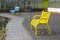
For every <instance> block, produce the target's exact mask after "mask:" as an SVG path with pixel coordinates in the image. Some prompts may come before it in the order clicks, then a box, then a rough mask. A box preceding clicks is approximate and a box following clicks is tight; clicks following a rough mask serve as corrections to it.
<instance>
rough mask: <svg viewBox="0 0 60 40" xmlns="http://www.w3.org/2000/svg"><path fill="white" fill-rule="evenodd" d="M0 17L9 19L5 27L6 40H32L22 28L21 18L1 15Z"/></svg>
mask: <svg viewBox="0 0 60 40" xmlns="http://www.w3.org/2000/svg"><path fill="white" fill-rule="evenodd" d="M0 16H4V17H9V18H11V20H10V21H9V23H8V24H7V25H6V27H7V29H8V30H7V31H6V40H32V38H31V37H30V35H29V34H28V33H27V31H26V29H25V28H24V27H23V25H22V22H23V20H24V18H23V17H18V16H14V15H10V14H2V13H0Z"/></svg>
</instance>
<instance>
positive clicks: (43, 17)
mask: <svg viewBox="0 0 60 40" xmlns="http://www.w3.org/2000/svg"><path fill="white" fill-rule="evenodd" d="M49 17H50V12H45V11H42V14H41V17H40V22H42V23H48V21H49Z"/></svg>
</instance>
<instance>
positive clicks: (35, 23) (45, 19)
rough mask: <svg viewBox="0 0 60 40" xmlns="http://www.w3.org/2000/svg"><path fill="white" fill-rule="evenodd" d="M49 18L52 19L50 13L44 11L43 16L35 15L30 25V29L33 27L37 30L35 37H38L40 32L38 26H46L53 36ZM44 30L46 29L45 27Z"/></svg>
mask: <svg viewBox="0 0 60 40" xmlns="http://www.w3.org/2000/svg"><path fill="white" fill-rule="evenodd" d="M36 17H39V18H38V19H37V18H36ZM49 17H50V12H45V11H42V14H41V15H35V16H34V17H33V19H32V20H31V23H30V28H31V29H32V26H33V27H34V28H35V35H37V34H38V32H39V30H38V24H41V25H46V26H47V29H48V30H47V32H48V33H49V34H51V29H50V26H49V25H48V21H49ZM42 29H44V27H43V28H42Z"/></svg>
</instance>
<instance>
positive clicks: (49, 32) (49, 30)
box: [47, 24, 51, 34]
mask: <svg viewBox="0 0 60 40" xmlns="http://www.w3.org/2000/svg"><path fill="white" fill-rule="evenodd" d="M47 28H48V30H47V32H48V34H51V28H50V26H49V25H48V24H47Z"/></svg>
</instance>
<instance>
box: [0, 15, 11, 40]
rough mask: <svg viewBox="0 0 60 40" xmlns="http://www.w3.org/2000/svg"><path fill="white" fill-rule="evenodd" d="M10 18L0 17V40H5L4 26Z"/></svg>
mask: <svg viewBox="0 0 60 40" xmlns="http://www.w3.org/2000/svg"><path fill="white" fill-rule="evenodd" d="M9 20H10V18H7V17H3V16H0V40H5V37H6V24H7V23H8V21H9Z"/></svg>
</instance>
